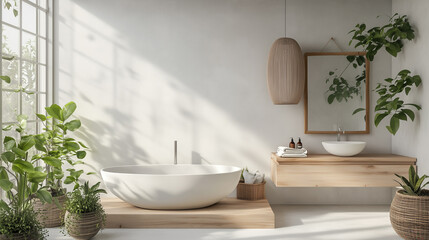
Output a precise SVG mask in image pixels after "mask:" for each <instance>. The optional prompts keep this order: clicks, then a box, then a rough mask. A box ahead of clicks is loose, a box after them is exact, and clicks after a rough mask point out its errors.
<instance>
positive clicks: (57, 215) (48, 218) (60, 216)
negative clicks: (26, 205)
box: [33, 195, 67, 228]
mask: <svg viewBox="0 0 429 240" xmlns="http://www.w3.org/2000/svg"><path fill="white" fill-rule="evenodd" d="M55 199H57V200H58V203H59V205H60V206H62V207H63V206H64V204H65V202H66V200H67V198H66V196H65V195H62V196H59V197H54V198H53V201H52V203H42V202H41V201H40V200H39V199H34V200H33V207H34V210H35V211H36V212H37V213H38V216H37V219H38V220H39V222H40V223H41V224H42V225H43V226H44V227H47V228H52V227H59V226H61V225H62V223H63V220H64V210H63V209H64V208H63V209H59V208H58V206H57V204H56V203H55V201H56V200H55Z"/></svg>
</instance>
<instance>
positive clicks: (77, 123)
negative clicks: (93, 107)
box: [65, 119, 81, 131]
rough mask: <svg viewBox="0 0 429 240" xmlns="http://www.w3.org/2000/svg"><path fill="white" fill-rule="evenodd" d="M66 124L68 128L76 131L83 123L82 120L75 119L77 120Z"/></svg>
mask: <svg viewBox="0 0 429 240" xmlns="http://www.w3.org/2000/svg"><path fill="white" fill-rule="evenodd" d="M65 126H66V127H67V129H68V130H70V131H74V130H76V129H78V128H80V126H81V123H80V120H78V119H75V120H72V121H70V122H68V123H66V124H65Z"/></svg>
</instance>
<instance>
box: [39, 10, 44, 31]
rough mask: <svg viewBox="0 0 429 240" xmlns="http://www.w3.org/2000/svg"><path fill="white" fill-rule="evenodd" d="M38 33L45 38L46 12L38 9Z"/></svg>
mask: <svg viewBox="0 0 429 240" xmlns="http://www.w3.org/2000/svg"><path fill="white" fill-rule="evenodd" d="M39 35H40V36H42V37H45V38H46V13H44V12H43V11H41V10H39Z"/></svg>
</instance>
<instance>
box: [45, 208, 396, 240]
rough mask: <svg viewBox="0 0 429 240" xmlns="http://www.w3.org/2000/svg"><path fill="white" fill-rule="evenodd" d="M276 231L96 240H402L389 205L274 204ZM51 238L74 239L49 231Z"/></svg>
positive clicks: (109, 235)
mask: <svg viewBox="0 0 429 240" xmlns="http://www.w3.org/2000/svg"><path fill="white" fill-rule="evenodd" d="M272 208H273V210H274V213H275V215H276V229H105V230H103V231H102V232H101V233H99V234H98V235H97V236H96V237H95V238H94V239H106V240H109V239H121V240H140V239H145V240H150V239H159V240H161V239H162V240H168V239H174V240H181V239H183V240H193V239H201V240H221V239H222V240H224V239H236V240H259V239H261V240H262V239H263V240H277V239H279V240H280V239H282V240H298V239H300V240H301V239H303V240H325V239H326V240H337V239H338V240H354V239H356V240H369V239H373V240H382V239H386V240H387V239H388V240H393V239H395V240H396V239H400V238H399V237H398V236H397V235H396V234H395V232H394V230H393V229H392V227H391V226H390V221H389V206H387V205H377V206H326V205H325V206H324V205H317V206H314V205H311V206H308V205H273V206H272ZM48 239H72V238H70V237H65V236H64V235H62V233H60V230H59V229H50V236H49V238H48Z"/></svg>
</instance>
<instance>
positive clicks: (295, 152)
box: [277, 147, 307, 157]
mask: <svg viewBox="0 0 429 240" xmlns="http://www.w3.org/2000/svg"><path fill="white" fill-rule="evenodd" d="M289 155H290V157H299V156H302V155H307V149H305V148H301V149H295V148H280V147H279V148H278V149H277V156H280V157H282V156H289Z"/></svg>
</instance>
